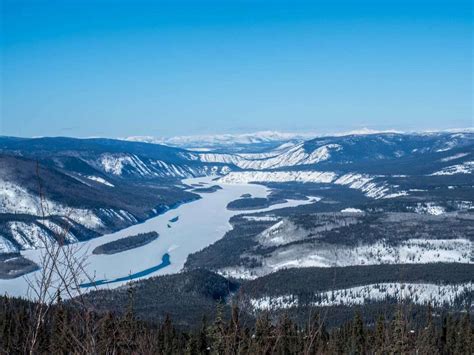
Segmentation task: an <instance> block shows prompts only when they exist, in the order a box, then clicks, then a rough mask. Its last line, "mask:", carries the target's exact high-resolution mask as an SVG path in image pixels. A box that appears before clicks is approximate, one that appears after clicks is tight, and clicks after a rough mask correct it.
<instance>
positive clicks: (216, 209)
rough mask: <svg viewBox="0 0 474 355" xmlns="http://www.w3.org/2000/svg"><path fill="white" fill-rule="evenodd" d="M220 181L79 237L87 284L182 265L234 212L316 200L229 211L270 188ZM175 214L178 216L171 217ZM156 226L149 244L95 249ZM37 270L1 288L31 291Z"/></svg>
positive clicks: (217, 235)
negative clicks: (122, 224) (139, 217)
mask: <svg viewBox="0 0 474 355" xmlns="http://www.w3.org/2000/svg"><path fill="white" fill-rule="evenodd" d="M183 182H184V183H186V184H189V185H191V184H199V183H207V184H212V185H214V184H215V183H214V182H213V181H212V178H210V177H203V178H193V179H186V180H184V181H183ZM219 185H220V186H221V187H222V190H218V191H216V192H212V193H202V194H200V195H201V197H202V198H201V199H199V200H196V201H193V202H190V203H186V204H183V205H181V206H179V207H178V208H176V209H173V210H169V211H167V212H165V213H164V214H161V215H159V216H156V217H153V218H150V219H149V220H147V221H145V222H143V223H141V224H137V225H134V226H131V227H128V228H125V229H122V230H120V231H118V232H115V233H111V234H106V235H104V236H102V237H99V238H95V239H92V240H89V241H86V242H82V243H79V244H80V250H81V251H82V252H83V253H86V254H87V265H86V273H87V275H88V276H89V277H92V278H93V281H94V282H92V283H91V282H90V280H84V283H83V284H82V285H81V287H82V289H83V290H92V289H100V288H114V287H118V286H120V285H123V284H125V283H127V282H128V281H130V280H132V279H143V278H147V277H151V276H156V275H164V274H171V273H177V272H179V271H181V270H182V269H183V266H184V263H185V262H186V258H187V257H188V255H189V254H191V253H194V252H197V251H199V250H201V249H203V248H204V247H206V246H208V245H210V244H212V243H214V242H216V241H217V240H219V239H221V238H222V237H223V236H224V234H225V233H226V232H227V231H228V230H230V229H231V225H230V224H229V219H230V218H231V217H232V216H233V215H236V214H242V213H246V212H247V213H250V212H261V211H269V210H272V209H277V208H282V207H293V206H297V205H301V204H306V203H310V202H311V199H310V200H306V201H301V200H288V201H287V202H285V203H281V204H277V205H273V206H271V207H269V208H264V209H259V210H252V211H245V212H244V211H229V210H228V209H227V208H226V206H227V204H228V203H229V202H230V201H233V200H236V199H238V198H240V196H241V195H242V194H251V195H252V197H266V196H267V195H268V193H269V190H268V189H267V188H266V187H264V186H261V185H254V184H243V185H227V184H219ZM170 220H172V221H174V222H172V223H170ZM151 231H156V232H158V233H159V237H158V238H157V239H155V240H153V241H152V242H151V243H149V244H146V245H144V246H141V247H138V248H136V249H131V250H127V251H123V252H120V253H117V254H112V255H104V254H102V255H94V254H92V250H94V248H96V247H97V246H99V245H101V244H104V243H107V242H111V241H114V240H117V239H120V238H123V237H127V236H130V235H135V234H138V233H145V232H151ZM22 254H23V255H24V256H25V257H26V258H28V259H31V260H33V261H38V260H39V259H40V256H41V250H28V251H24V252H22ZM37 272H41V270H39V271H36V272H34V273H30V274H28V275H26V276H23V277H19V278H16V279H12V280H0V294H5V293H6V294H8V295H11V296H22V297H27V296H28V294H29V293H28V282H27V279H26V278H28V279H30V280H32V279H34V277H35V275H34V274H35V273H37Z"/></svg>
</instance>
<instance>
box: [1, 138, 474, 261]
mask: <svg viewBox="0 0 474 355" xmlns="http://www.w3.org/2000/svg"><path fill="white" fill-rule="evenodd" d="M308 136H311V134H308V135H305V134H300V135H295V134H284V133H279V132H259V133H257V134H244V135H221V136H201V137H180V138H174V139H172V140H169V141H166V142H162V143H166V144H169V145H172V144H175V145H181V146H193V147H195V148H196V147H197V148H204V149H210V148H215V147H219V150H215V151H212V152H210V151H207V152H203V151H202V150H203V149H198V150H187V149H182V148H176V147H170V146H165V145H160V144H157V143H156V141H154V140H153V139H151V138H149V139H148V138H147V139H145V140H148V141H150V142H153V144H150V143H143V142H141V141H142V140H143V139H142V138H136V137H135V138H130V139H129V140H128V141H124V140H111V139H101V138H95V139H73V138H64V137H57V138H36V139H25V138H15V137H0V161H1V162H2V166H1V169H0V181H1V185H0V215H2V216H4V218H2V223H3V224H1V226H2V227H0V236H1V239H0V245H1V247H0V248H2V249H0V252H2V251H3V252H4V251H7V250H13V249H15V250H18V249H20V248H31V247H35V246H37V240H36V239H37V238H35V237H34V236H35V235H39V234H41V233H43V234H44V233H45V234H46V235H49V236H54V233H52V232H51V229H50V228H49V229H48V226H46V225H44V223H41V221H40V220H39V219H38V216H40V215H41V213H42V211H41V201H40V198H39V194H38V176H36V174H37V170H36V162H38V163H39V166H40V169H39V170H38V171H39V172H40V176H39V178H40V179H41V180H43V190H44V191H43V192H44V194H45V196H44V199H45V201H47V205H48V206H49V209H50V211H49V212H50V213H49V214H51V215H54V216H56V217H57V216H63V217H64V216H65V215H66V214H67V215H68V217H67V223H70V224H71V225H72V226H73V228H71V236H70V237H68V238H69V240H70V241H74V240H82V239H85V238H90V237H93V236H97V235H100V234H103V233H105V232H107V231H110V230H115V229H118V228H123V227H124V226H128V225H131V224H134V223H137V222H140V221H143V220H145V219H147V218H149V217H151V216H153V215H156V214H157V213H159V212H160V211H162V210H163V209H165V208H168V207H169V206H172V205H174V204H176V203H180V202H182V201H186V200H189V199H193V198H196V196H193V195H192V194H190V193H188V192H186V191H184V190H183V186H180V180H181V179H183V178H189V177H198V176H206V175H213V176H216V177H217V178H219V180H218V182H219V183H223V184H242V183H251V182H258V183H313V184H326V185H330V186H336V187H337V186H340V187H345V188H349V189H353V190H358V191H360V192H362V193H363V194H364V195H365V196H367V197H369V198H371V199H382V198H384V199H388V198H391V199H394V198H400V197H406V196H410V195H413V196H418V197H417V198H419V195H420V193H422V191H431V190H430V189H432V187H430V188H428V189H426V188H425V186H432V184H433V182H436V183H438V182H439V181H448V180H449V181H451V180H452V179H456V181H458V182H462V183H463V184H464V185H463V186H466V183H467V184H468V182H469V181H471V186H472V172H473V164H474V163H473V162H474V133H472V132H469V131H458V132H431V133H422V134H400V133H395V132H384V133H375V132H371V131H363V132H352V134H349V135H334V136H325V137H317V138H313V139H310V140H306V141H303V139H304V138H307V137H308ZM139 141H140V142H139ZM197 144H199V145H200V146H196V145H197ZM242 145H246V146H247V148H248V147H252V149H251V150H252V151H248V149H244V151H242V149H240V148H239V149H232V147H239V146H242ZM224 146H226V147H228V148H227V149H224V151H221V150H222V147H224ZM265 147H266V148H265ZM236 151H237V152H236ZM420 179H422V180H423V181H425V185H424V186H419V185H420V184H419V181H420ZM443 179H444V180H443ZM447 179H448V180H447ZM458 191H461V190H459V189H452V190H451V191H450V194H455V193H459V192H458ZM151 196H153V197H151ZM465 197H466V198H464V199H463V200H459V197H458V198H457V200H456V201H454V202H453V203H451V205H456V204H458V205H463V206H471V205H472V201H471V199H470V198H469V196H465ZM420 201H421V202H418V204H419V205H416V204H415V205H414V207H413V211H422V210H423V208H425V209H427V211H428V210H430V211H431V210H433V211H434V210H436V211H444V210H445V209H446V208H447V207H446V206H444V207H443V206H440V204H439V203H435V202H432V201H426V200H423V199H422V200H420ZM417 206H418V207H417ZM426 206H434V207H429V208H428V207H426ZM19 214H21V215H22V216H26V217H24V218H23V217H22V218H23V219H22V218H19ZM5 216H9V217H5ZM56 217H55V218H56ZM47 223H49V224H50V226H51V225H53V224H57V223H59V221H58V220H57V219H50V220H48V222H47ZM2 230H3V232H2Z"/></svg>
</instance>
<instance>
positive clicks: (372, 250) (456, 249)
mask: <svg viewBox="0 0 474 355" xmlns="http://www.w3.org/2000/svg"><path fill="white" fill-rule="evenodd" d="M262 244H263V243H262ZM473 253H474V245H473V243H472V242H471V241H470V240H468V239H463V238H459V239H408V240H406V241H403V242H401V243H400V244H398V245H396V246H393V245H392V244H391V243H388V242H387V241H385V240H381V241H378V242H376V243H374V244H370V245H367V244H364V245H359V246H356V247H348V246H343V245H331V244H306V245H305V244H301V245H289V246H285V245H283V246H282V247H280V248H278V249H276V250H275V251H274V252H272V253H271V254H269V255H266V256H265V257H264V258H261V259H260V262H261V263H262V266H261V267H255V268H250V269H249V268H245V267H242V266H238V267H233V266H232V267H226V268H222V269H219V270H218V272H219V273H220V274H222V275H224V276H230V275H232V276H233V277H236V278H250V279H254V278H257V277H260V276H264V275H267V274H269V273H272V272H275V271H278V270H281V269H286V268H293V267H335V266H353V265H379V264H401V263H403V264H420V263H421V264H423V263H430V262H434V261H436V262H447V263H453V262H459V263H473V262H474V254H473Z"/></svg>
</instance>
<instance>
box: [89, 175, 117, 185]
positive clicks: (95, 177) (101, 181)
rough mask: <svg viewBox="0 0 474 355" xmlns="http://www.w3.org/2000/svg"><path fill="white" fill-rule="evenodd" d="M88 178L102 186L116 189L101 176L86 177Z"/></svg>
mask: <svg viewBox="0 0 474 355" xmlns="http://www.w3.org/2000/svg"><path fill="white" fill-rule="evenodd" d="M86 177H87V178H88V179H89V180H93V181H96V182H99V183H101V184H104V185H107V186H110V187H115V186H114V185H113V184H111V183H110V182H108V181H107V180H105V179H104V178H101V177H100V176H93V175H89V176H86Z"/></svg>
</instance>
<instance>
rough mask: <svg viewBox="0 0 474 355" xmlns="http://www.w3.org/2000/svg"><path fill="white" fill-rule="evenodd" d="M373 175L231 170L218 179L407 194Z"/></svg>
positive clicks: (383, 195) (373, 195) (382, 194)
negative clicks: (332, 184) (291, 183)
mask: <svg viewBox="0 0 474 355" xmlns="http://www.w3.org/2000/svg"><path fill="white" fill-rule="evenodd" d="M374 178H375V176H370V175H366V174H357V173H348V174H345V175H342V176H338V175H337V174H336V173H334V172H327V171H326V172H322V171H310V170H302V171H233V172H230V173H229V174H227V175H225V176H223V177H221V178H220V179H219V182H220V183H224V184H248V183H250V182H303V183H304V182H311V183H334V184H336V185H343V186H347V187H349V188H351V189H356V190H360V191H362V192H363V193H364V194H365V195H366V196H368V197H371V198H374V199H380V198H395V197H399V196H406V195H408V192H407V191H394V187H391V186H389V185H386V184H385V183H378V182H377V183H376V182H374V181H373V180H374Z"/></svg>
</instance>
